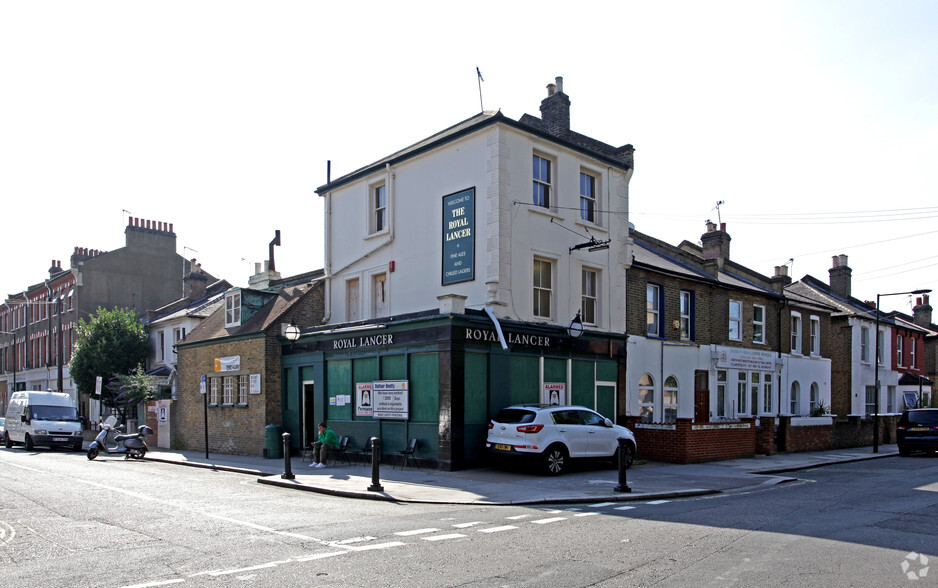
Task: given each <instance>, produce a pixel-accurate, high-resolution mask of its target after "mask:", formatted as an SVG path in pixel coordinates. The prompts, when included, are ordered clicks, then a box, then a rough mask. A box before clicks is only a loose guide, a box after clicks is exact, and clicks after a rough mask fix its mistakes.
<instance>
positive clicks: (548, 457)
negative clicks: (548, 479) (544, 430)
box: [543, 445, 570, 476]
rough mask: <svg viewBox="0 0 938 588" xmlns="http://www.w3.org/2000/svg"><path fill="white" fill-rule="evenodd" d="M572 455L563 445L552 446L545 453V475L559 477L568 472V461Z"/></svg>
mask: <svg viewBox="0 0 938 588" xmlns="http://www.w3.org/2000/svg"><path fill="white" fill-rule="evenodd" d="M569 459H570V454H569V453H567V448H566V447H564V446H563V445H551V446H550V447H548V448H547V451H545V452H544V457H543V460H544V473H545V474H547V475H548V476H559V475H560V474H562V473H564V472H565V471H566V470H567V461H568V460H569Z"/></svg>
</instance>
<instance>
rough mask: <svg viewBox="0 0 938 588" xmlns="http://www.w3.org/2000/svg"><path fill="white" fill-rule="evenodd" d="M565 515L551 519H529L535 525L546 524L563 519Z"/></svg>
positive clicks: (565, 518)
mask: <svg viewBox="0 0 938 588" xmlns="http://www.w3.org/2000/svg"><path fill="white" fill-rule="evenodd" d="M565 520H567V517H554V518H551V519H540V520H537V521H531V522H532V523H534V524H535V525H546V524H547V523H556V522H557V521H565Z"/></svg>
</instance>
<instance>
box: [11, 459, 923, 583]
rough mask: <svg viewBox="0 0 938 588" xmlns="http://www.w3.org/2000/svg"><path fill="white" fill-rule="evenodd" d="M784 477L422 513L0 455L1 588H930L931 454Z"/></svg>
mask: <svg viewBox="0 0 938 588" xmlns="http://www.w3.org/2000/svg"><path fill="white" fill-rule="evenodd" d="M794 475H797V476H799V477H800V478H801V479H800V480H799V481H796V482H789V483H786V484H782V485H779V486H775V487H770V488H762V489H759V490H758V491H753V492H746V493H736V494H726V495H717V496H709V497H696V498H687V499H676V500H671V501H639V502H626V503H622V502H615V503H596V504H581V505H554V506H542V505H539V506H533V507H532V506H528V507H523V506H512V507H479V506H452V505H416V504H394V503H386V502H380V501H370V500H354V499H348V498H339V497H331V496H325V495H319V494H315V493H310V492H299V491H294V490H289V489H284V488H279V487H274V486H268V485H262V484H258V483H257V482H256V479H255V478H254V477H253V476H248V475H244V474H235V473H226V472H215V471H211V470H205V469H198V468H191V467H182V466H175V465H171V464H163V463H157V462H148V461H142V462H140V461H125V460H123V459H122V458H118V457H108V456H104V457H99V458H98V459H97V460H95V461H93V462H90V461H88V460H87V459H85V457H84V455H83V454H79V453H70V452H64V451H48V450H41V449H40V450H36V451H34V452H26V451H25V450H23V449H12V450H8V449H0V587H7V586H12V587H18V586H23V587H30V588H35V587H37V586H56V587H57V588H58V587H68V586H170V585H178V586H182V587H185V586H207V585H211V586H219V585H223V586H235V585H244V586H362V587H366V586H368V587H371V586H402V585H409V586H414V585H417V586H544V585H551V586H563V587H568V586H754V585H759V586H815V585H825V586H847V585H849V586H876V587H878V588H881V587H883V586H904V585H909V586H924V585H932V584H936V583H938V569H936V570H935V574H934V575H931V576H929V575H928V571H927V570H928V567H929V563H930V560H931V559H932V558H933V557H935V556H938V542H936V540H935V539H936V534H938V524H936V523H938V521H936V518H938V509H936V508H935V507H936V501H938V494H936V490H938V459H936V458H934V457H928V456H921V457H913V458H898V457H896V458H888V459H879V460H873V461H866V462H860V463H854V464H843V465H837V466H829V467H823V468H817V469H814V470H805V471H802V472H797V473H796V474H794ZM935 562H936V563H938V560H935Z"/></svg>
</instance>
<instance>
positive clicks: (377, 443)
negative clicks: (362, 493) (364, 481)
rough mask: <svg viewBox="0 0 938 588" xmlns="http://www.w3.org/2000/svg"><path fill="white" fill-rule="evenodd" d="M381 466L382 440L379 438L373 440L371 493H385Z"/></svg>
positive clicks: (369, 488) (369, 489) (369, 487)
mask: <svg viewBox="0 0 938 588" xmlns="http://www.w3.org/2000/svg"><path fill="white" fill-rule="evenodd" d="M380 466H381V439H378V438H377V437H372V438H371V486H368V491H369V492H383V491H384V486H382V485H381V480H380V479H379V478H380V476H379V474H380V472H379V468H380Z"/></svg>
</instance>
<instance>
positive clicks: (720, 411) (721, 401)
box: [717, 370, 729, 418]
mask: <svg viewBox="0 0 938 588" xmlns="http://www.w3.org/2000/svg"><path fill="white" fill-rule="evenodd" d="M726 378H727V376H726V370H717V416H718V417H723V418H726V417H727V416H729V414H728V411H727V410H726V382H727V379H726Z"/></svg>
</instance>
